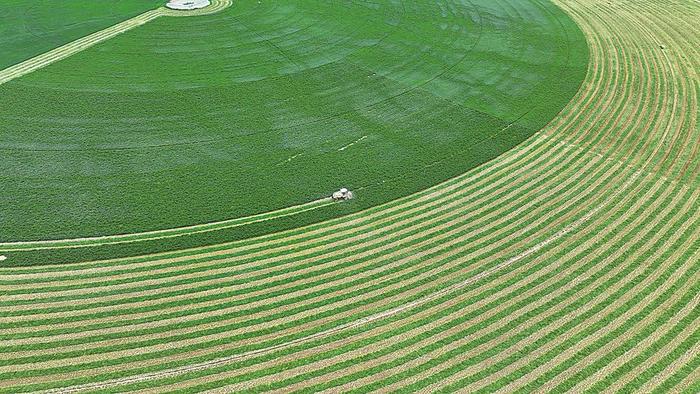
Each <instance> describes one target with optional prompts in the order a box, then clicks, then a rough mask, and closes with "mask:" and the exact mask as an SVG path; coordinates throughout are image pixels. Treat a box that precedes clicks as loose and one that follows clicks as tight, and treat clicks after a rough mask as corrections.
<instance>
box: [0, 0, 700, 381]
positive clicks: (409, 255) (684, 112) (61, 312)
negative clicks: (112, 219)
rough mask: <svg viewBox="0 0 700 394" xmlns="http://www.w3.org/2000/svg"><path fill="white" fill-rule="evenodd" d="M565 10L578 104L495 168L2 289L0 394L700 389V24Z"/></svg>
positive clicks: (636, 12)
mask: <svg viewBox="0 0 700 394" xmlns="http://www.w3.org/2000/svg"><path fill="white" fill-rule="evenodd" d="M561 6H562V8H564V9H565V10H566V11H567V12H568V13H569V14H570V15H571V16H572V17H573V18H574V19H575V20H576V22H577V23H578V24H579V25H580V26H581V28H582V29H583V30H584V32H585V33H586V36H587V39H588V41H589V46H590V50H591V57H590V69H589V74H588V76H587V78H586V80H585V82H584V84H583V87H582V89H581V90H580V92H579V94H578V95H577V96H576V97H575V98H574V100H573V101H572V102H571V103H570V105H569V106H568V107H567V108H566V109H565V110H564V111H563V112H562V113H561V114H560V115H559V116H558V117H557V118H556V119H555V120H553V121H552V122H551V124H550V125H549V126H548V127H547V128H545V129H544V130H542V131H541V132H540V133H539V134H538V135H536V136H535V137H534V138H532V139H530V140H529V141H527V143H525V144H522V145H521V146H519V147H517V148H516V149H514V150H512V151H510V152H508V153H506V154H504V155H502V156H500V157H499V158H497V159H496V160H494V161H492V162H490V163H488V164H487V165H484V166H481V167H479V168H477V169H475V170H473V171H470V172H469V173H467V174H464V175H463V176H460V177H458V178H455V179H453V180H450V181H448V182H446V183H444V184H441V185H438V186H436V187H434V188H431V189H429V190H426V191H424V192H421V193H418V194H416V195H413V196H410V197H408V198H405V199H400V200H396V201H394V202H392V203H390V204H386V205H384V206H382V207H378V208H375V209H371V210H369V211H366V212H363V213H362V214H357V215H352V216H349V217H347V218H343V219H338V220H334V221H330V222H327V223H323V224H320V225H316V226H311V227H308V228H303V229H298V230H294V231H290V232H286V233H282V234H275V235H271V236H268V237H264V238H261V239H254V240H248V241H244V242H239V243H235V244H229V245H220V246H217V247H209V248H203V249H198V250H189V251H182V252H179V253H170V254H165V255H158V256H144V257H140V258H134V259H127V260H116V261H99V262H91V263H83V264H76V265H66V266H46V267H35V268H21V269H19V268H18V269H8V270H4V271H2V272H1V273H0V285H1V286H2V289H3V294H2V296H1V298H0V340H2V343H3V347H2V348H0V352H2V355H3V357H2V358H1V359H0V386H2V390H4V391H7V392H20V391H25V390H37V389H53V388H56V389H61V388H66V387H73V388H75V389H89V388H93V389H95V388H103V389H111V390H115V391H120V392H121V391H127V390H145V389H148V388H151V389H156V388H157V389H158V390H159V391H162V390H166V389H169V390H195V389H196V390H203V389H216V388H225V389H226V390H227V391H238V390H244V389H249V390H254V391H260V390H270V389H279V390H285V391H292V390H323V389H334V390H338V391H352V390H356V391H358V392H367V391H369V390H372V389H375V390H380V389H381V390H390V389H404V390H431V391H440V390H444V391H451V390H455V389H463V390H465V391H468V392H474V391H489V392H491V391H496V390H499V389H500V390H504V391H514V390H521V391H524V392H525V391H528V392H529V391H533V390H535V389H539V390H552V391H556V392H560V391H564V390H571V391H574V392H585V391H587V390H591V391H599V390H601V389H604V388H611V389H613V390H623V391H629V390H639V391H643V392H651V391H659V392H663V391H667V390H669V389H671V388H677V389H682V388H686V389H690V390H691V391H693V387H692V386H693V385H694V386H695V387H694V389H697V384H698V382H697V380H695V377H696V376H697V375H696V374H695V372H696V369H697V368H698V366H699V365H700V364H699V363H700V356H698V354H699V353H700V352H698V351H699V350H700V347H699V341H700V332H699V331H698V328H697V327H698V317H699V316H698V315H699V313H700V308H699V306H700V305H699V304H700V295H699V291H698V290H699V289H700V286H699V285H700V273H699V272H698V269H699V268H700V264H698V261H699V260H700V256H699V252H698V250H699V249H700V199H699V197H700V190H699V189H698V168H699V163H700V160H698V148H697V145H698V144H697V141H698V137H699V135H698V133H699V132H698V124H697V116H698V90H699V87H700V86H699V84H700V81H699V80H698V76H697V72H696V70H697V69H700V67H699V66H700V64H698V63H699V62H700V61H699V59H700V56H699V54H698V52H697V49H696V48H695V46H694V44H695V43H697V42H698V40H700V32H699V31H698V28H697V27H696V26H695V24H693V23H692V21H694V20H697V19H698V17H700V6H698V4H696V3H692V2H687V3H674V4H667V3H666V2H660V1H653V2H651V1H650V2H646V3H644V4H643V5H637V4H630V3H627V2H615V3H610V2H607V1H598V0H577V1H570V2H565V3H564V2H562V3H561ZM59 391H60V390H59Z"/></svg>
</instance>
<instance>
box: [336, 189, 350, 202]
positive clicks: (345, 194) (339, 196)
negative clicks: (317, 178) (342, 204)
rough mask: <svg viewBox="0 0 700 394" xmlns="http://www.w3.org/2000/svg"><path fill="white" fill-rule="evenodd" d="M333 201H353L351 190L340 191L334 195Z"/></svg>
mask: <svg viewBox="0 0 700 394" xmlns="http://www.w3.org/2000/svg"><path fill="white" fill-rule="evenodd" d="M332 197H333V200H335V201H346V200H352V199H353V197H354V196H353V194H352V192H351V191H350V190H348V189H346V188H342V189H340V190H338V191H337V192H335V193H333V196H332Z"/></svg>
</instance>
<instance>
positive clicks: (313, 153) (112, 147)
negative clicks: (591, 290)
mask: <svg viewBox="0 0 700 394" xmlns="http://www.w3.org/2000/svg"><path fill="white" fill-rule="evenodd" d="M132 2H133V1H132ZM25 3H32V2H31V1H26V2H25ZM67 3H71V2H70V1H69V2H67ZM73 3H75V4H77V5H74V7H73V8H74V10H75V12H79V11H80V6H79V5H80V4H81V3H82V1H73ZM117 3H119V2H117ZM126 3H129V2H126ZM151 3H152V2H151ZM2 7H8V8H12V9H15V8H18V5H17V4H15V3H11V4H10V5H7V6H2ZM124 8H126V7H124ZM78 15H79V14H78ZM78 15H76V16H75V18H78V17H79V16H78ZM10 22H11V23H15V24H20V23H24V22H26V21H25V20H23V19H17V20H15V19H13V20H10ZM15 45H17V46H21V47H23V42H19V41H18V42H16V43H15V42H10V43H7V44H4V46H7V47H8V48H10V49H11V50H15V48H14V47H15ZM4 46H3V49H2V50H3V51H4V50H5V49H4ZM586 57H587V51H586V46H585V40H584V38H583V35H582V33H581V32H580V30H579V29H578V28H577V27H576V25H575V24H574V23H573V22H572V21H571V19H569V18H567V17H566V15H565V14H564V13H563V12H562V11H561V10H560V9H558V8H557V7H555V6H554V5H553V4H551V3H547V2H534V1H533V2H522V1H515V0H513V1H499V2H493V1H491V0H481V1H475V2H464V3H463V4H462V3H461V2H445V3H440V2H418V3H416V4H412V5H407V4H403V3H401V2H390V1H386V2H379V3H368V2H336V1H308V0H303V1H285V2H272V1H265V2H258V1H237V2H236V4H235V7H229V8H227V9H225V10H223V11H222V12H219V13H217V14H214V15H210V16H207V17H196V18H167V17H161V18H158V19H156V20H154V21H151V22H149V23H148V24H145V25H143V26H140V27H139V28H136V29H133V30H131V31H128V32H127V33H125V34H122V35H119V36H117V37H114V38H112V39H110V40H107V41H105V42H102V43H100V44H99V45H95V46H94V47H91V48H88V49H86V50H84V51H82V52H80V53H77V54H74V55H73V56H71V57H69V58H67V59H64V60H62V61H60V62H56V63H54V64H51V65H49V66H47V67H46V68H43V69H41V70H39V71H36V72H34V73H31V74H28V75H25V76H23V77H21V78H17V79H14V80H12V81H9V82H7V83H5V84H3V85H0V96H1V97H2V98H3V107H4V108H3V111H2V112H1V113H0V122H1V123H2V124H3V138H2V141H1V142H0V149H1V150H2V152H3V156H4V157H3V160H2V162H1V163H0V174H3V175H2V182H3V185H4V189H5V190H10V191H11V193H3V194H2V195H0V216H1V217H2V218H3V225H4V226H3V227H4V229H5V231H3V232H2V233H1V234H0V242H3V241H4V242H8V241H27V240H45V239H64V238H76V237H90V236H102V235H111V234H124V233H135V232H143V231H151V230H161V229H168V228H174V227H182V226H187V225H192V224H202V223H210V222H216V221H220V220H226V219H232V218H240V217H246V216H250V215H254V214H259V213H262V212H269V211H274V210H277V209H280V208H285V207H290V206H295V205H298V204H302V203H306V202H309V201H313V200H316V199H319V198H322V197H325V196H328V195H330V194H331V193H332V192H333V191H335V190H337V189H338V188H340V187H341V186H347V187H350V188H351V189H353V190H354V191H355V192H356V194H357V195H358V196H361V198H358V199H357V200H356V201H354V202H353V203H352V204H346V205H345V206H343V207H337V206H336V207H332V208H327V209H324V210H320V211H314V212H312V213H308V214H307V215H305V216H306V218H304V219H302V220H305V221H306V222H311V221H318V220H320V219H324V218H329V217H332V216H339V215H343V214H347V213H349V212H352V211H358V210H360V209H364V208H368V207H371V206H375V205H377V204H380V203H384V202H387V201H390V200H393V199H396V198H399V197H402V196H405V195H408V194H410V193H413V192H417V191H419V190H422V189H425V188H427V187H429V186H432V185H435V184H437V183H439V182H441V181H443V180H446V179H449V178H452V177H454V176H456V175H459V174H461V173H463V172H465V171H466V170H468V169H470V168H473V167H475V166H476V165H478V164H481V163H483V162H485V161H487V160H489V159H492V158H494V157H496V156H497V155H499V154H500V153H503V152H504V151H505V150H507V149H510V148H512V147H513V146H515V145H516V144H518V143H520V142H521V141H523V140H524V139H525V138H527V137H529V136H530V135H532V134H533V133H534V132H535V131H537V130H539V129H540V128H542V127H543V126H544V125H545V124H546V123H547V122H548V121H549V120H550V119H551V118H552V117H553V116H554V115H555V114H556V113H557V112H559V111H560V110H561V109H562V108H563V106H564V105H565V104H566V103H567V102H568V101H569V100H570V98H571V97H572V96H573V95H574V94H575V92H576V90H577V89H578V87H579V85H580V83H581V81H582V79H583V77H584V75H585V71H586ZM297 223H298V222H297ZM284 225H285V224H284V223H282V224H278V225H275V224H272V223H268V225H267V226H266V227H267V228H268V229H279V228H280V227H283V226H284ZM287 227H288V226H287Z"/></svg>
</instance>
